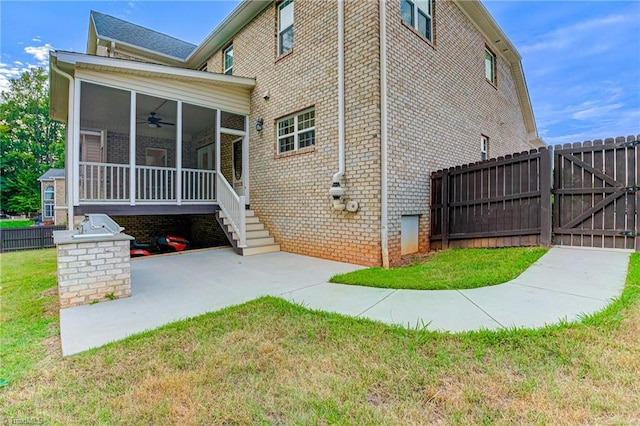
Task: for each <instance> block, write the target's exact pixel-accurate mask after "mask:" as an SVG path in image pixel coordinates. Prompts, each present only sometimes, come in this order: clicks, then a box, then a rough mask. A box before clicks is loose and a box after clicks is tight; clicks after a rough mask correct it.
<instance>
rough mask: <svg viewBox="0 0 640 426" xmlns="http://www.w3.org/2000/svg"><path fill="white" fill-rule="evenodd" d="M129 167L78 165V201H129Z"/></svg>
mask: <svg viewBox="0 0 640 426" xmlns="http://www.w3.org/2000/svg"><path fill="white" fill-rule="evenodd" d="M129 176H130V175H129V165H128V164H108V163H90V162H82V163H80V201H129V198H130V195H129Z"/></svg>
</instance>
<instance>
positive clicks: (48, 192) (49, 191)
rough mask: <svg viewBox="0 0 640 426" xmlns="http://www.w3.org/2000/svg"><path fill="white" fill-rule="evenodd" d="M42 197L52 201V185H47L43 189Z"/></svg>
mask: <svg viewBox="0 0 640 426" xmlns="http://www.w3.org/2000/svg"><path fill="white" fill-rule="evenodd" d="M44 199H45V200H47V201H53V186H47V187H46V188H45V190H44Z"/></svg>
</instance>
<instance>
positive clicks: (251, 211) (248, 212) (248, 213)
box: [219, 209, 256, 218]
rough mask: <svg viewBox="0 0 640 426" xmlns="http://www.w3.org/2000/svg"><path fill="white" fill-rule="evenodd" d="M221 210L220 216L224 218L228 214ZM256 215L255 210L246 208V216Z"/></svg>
mask: <svg viewBox="0 0 640 426" xmlns="http://www.w3.org/2000/svg"><path fill="white" fill-rule="evenodd" d="M219 212H220V217H222V218H225V217H227V215H226V214H224V212H223V211H222V210H220V211H219ZM255 215H256V212H255V210H251V209H246V210H245V211H244V216H245V217H253V216H255Z"/></svg>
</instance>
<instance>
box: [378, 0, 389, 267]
mask: <svg viewBox="0 0 640 426" xmlns="http://www.w3.org/2000/svg"><path fill="white" fill-rule="evenodd" d="M379 40H380V122H381V123H380V124H381V126H380V129H381V130H380V172H381V177H380V181H381V182H380V186H381V188H380V198H381V200H380V210H381V211H380V245H381V254H382V267H383V268H385V269H387V268H389V228H388V225H389V200H388V188H387V185H388V175H387V165H388V133H387V124H388V123H387V18H386V11H385V0H380V38H379Z"/></svg>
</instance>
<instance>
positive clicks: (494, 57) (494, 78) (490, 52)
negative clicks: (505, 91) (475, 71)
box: [484, 46, 497, 86]
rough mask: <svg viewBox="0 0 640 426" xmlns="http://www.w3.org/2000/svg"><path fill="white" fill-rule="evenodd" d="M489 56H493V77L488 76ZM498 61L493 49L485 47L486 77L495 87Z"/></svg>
mask: <svg viewBox="0 0 640 426" xmlns="http://www.w3.org/2000/svg"><path fill="white" fill-rule="evenodd" d="M487 54H489V56H491V76H487V71H488V69H487ZM496 61H497V56H496V54H495V53H493V51H492V50H491V49H489V47H487V46H485V47H484V77H485V78H486V79H487V81H488V82H489V83H491V84H493V85H494V86H495V85H496V84H497V77H496V74H497V68H496Z"/></svg>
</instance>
